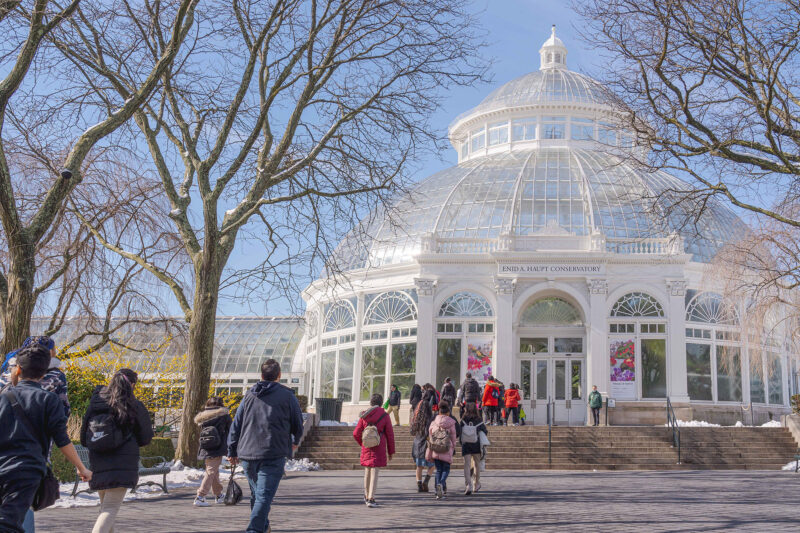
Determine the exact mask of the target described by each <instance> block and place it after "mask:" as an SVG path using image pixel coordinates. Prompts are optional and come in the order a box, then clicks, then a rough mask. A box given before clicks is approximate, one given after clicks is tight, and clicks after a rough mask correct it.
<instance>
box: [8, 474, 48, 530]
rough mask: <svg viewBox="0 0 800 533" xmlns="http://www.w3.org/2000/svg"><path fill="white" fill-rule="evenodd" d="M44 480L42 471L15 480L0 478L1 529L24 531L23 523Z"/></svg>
mask: <svg viewBox="0 0 800 533" xmlns="http://www.w3.org/2000/svg"><path fill="white" fill-rule="evenodd" d="M41 481H42V474H41V473H40V472H31V473H30V475H29V476H24V477H23V476H20V477H18V478H17V479H14V480H8V479H0V531H2V532H3V533H8V532H12V533H24V532H25V529H23V527H22V525H23V523H24V521H25V515H26V514H28V513H29V512H30V509H31V505H32V504H33V497H34V496H35V495H36V491H37V490H38V489H39V483H40V482H41Z"/></svg>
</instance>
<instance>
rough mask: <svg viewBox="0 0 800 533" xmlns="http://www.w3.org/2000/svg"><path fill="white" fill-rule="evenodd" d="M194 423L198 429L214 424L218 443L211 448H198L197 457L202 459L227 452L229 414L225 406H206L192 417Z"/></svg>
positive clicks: (229, 425)
mask: <svg viewBox="0 0 800 533" xmlns="http://www.w3.org/2000/svg"><path fill="white" fill-rule="evenodd" d="M194 423H195V424H197V425H198V426H200V430H201V431H202V428H204V427H206V426H214V427H215V428H217V433H219V439H220V443H219V446H217V447H216V448H215V449H213V450H204V449H203V448H200V449H199V451H198V452H197V458H198V459H200V460H201V461H203V460H204V459H207V458H209V457H222V456H223V455H225V454H226V453H228V431H230V429H231V415H230V411H229V410H228V408H227V407H206V408H205V409H203V410H202V411H200V412H199V413H197V416H195V417H194Z"/></svg>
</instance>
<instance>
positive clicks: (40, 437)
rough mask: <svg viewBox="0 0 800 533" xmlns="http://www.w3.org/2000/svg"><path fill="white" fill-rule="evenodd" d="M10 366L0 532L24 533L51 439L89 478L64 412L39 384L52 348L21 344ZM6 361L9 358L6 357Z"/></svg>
mask: <svg viewBox="0 0 800 533" xmlns="http://www.w3.org/2000/svg"><path fill="white" fill-rule="evenodd" d="M14 357H15V359H14V361H13V365H9V368H8V373H9V376H8V377H9V384H7V385H6V386H5V387H4V388H3V390H2V392H0V427H1V428H3V429H2V431H0V531H9V532H14V533H17V532H22V531H24V529H23V523H24V521H25V516H26V514H27V513H28V511H29V510H30V508H31V505H33V500H34V496H35V495H36V493H37V491H38V489H39V485H40V483H41V482H42V477H43V476H44V474H45V472H46V468H47V457H48V455H49V453H50V441H53V442H55V444H56V446H58V447H59V448H60V449H61V452H62V453H63V454H64V456H65V457H66V458H67V460H68V461H69V462H70V463H72V465H73V466H75V468H76V469H77V471H78V475H79V476H80V478H81V479H82V480H83V481H90V480H91V479H92V472H91V471H90V470H89V469H88V468H86V466H85V465H84V464H83V462H81V460H80V458H79V457H78V452H77V451H75V446H74V445H73V444H72V442H71V441H70V439H69V436H68V435H67V417H66V414H65V413H64V408H63V406H62V404H61V402H59V400H58V398H57V397H56V396H55V395H54V394H51V393H49V392H47V391H45V390H43V389H42V387H41V384H40V380H41V379H42V377H44V375H45V374H46V373H47V370H48V369H49V367H50V351H49V350H48V349H47V348H45V347H43V346H38V345H33V346H28V347H26V348H21V349H20V350H18V351H17V352H16V354H15V356H14ZM9 361H10V359H9Z"/></svg>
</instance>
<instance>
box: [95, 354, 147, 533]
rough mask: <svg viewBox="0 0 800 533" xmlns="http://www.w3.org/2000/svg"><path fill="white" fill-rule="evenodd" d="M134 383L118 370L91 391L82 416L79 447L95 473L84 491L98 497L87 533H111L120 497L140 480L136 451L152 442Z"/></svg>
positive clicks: (130, 372) (132, 374) (132, 375)
mask: <svg viewBox="0 0 800 533" xmlns="http://www.w3.org/2000/svg"><path fill="white" fill-rule="evenodd" d="M137 381H138V376H137V374H136V372H134V371H133V370H131V369H129V368H123V369H120V370H118V371H117V372H115V373H114V375H113V376H111V380H110V381H109V383H108V385H107V386H103V385H100V386H98V387H96V388H95V390H94V392H93V393H92V397H91V399H90V400H89V407H88V408H87V409H86V413H85V414H84V415H83V423H82V424H81V444H82V445H83V446H85V447H86V448H88V449H89V463H90V464H91V465H92V469H93V470H94V475H93V476H92V480H91V481H90V482H89V488H90V489H92V490H95V491H97V493H98V495H99V496H100V515H99V516H98V517H97V521H96V522H95V524H94V528H93V529H92V533H110V532H113V531H114V523H115V522H116V520H117V513H119V508H120V506H121V505H122V500H123V499H124V498H125V493H126V492H127V491H128V490H129V489H132V488H135V487H136V484H137V483H138V482H139V448H140V447H142V446H146V445H148V444H150V441H151V440H152V439H153V426H152V424H151V422H150V414H149V413H148V412H147V409H146V408H145V406H144V404H143V403H142V402H140V401H139V400H137V399H136V396H135V395H134V392H133V387H134V386H135V385H136V382H137ZM130 528H131V526H130V525H128V526H126V527H123V528H118V529H122V530H129V529H130Z"/></svg>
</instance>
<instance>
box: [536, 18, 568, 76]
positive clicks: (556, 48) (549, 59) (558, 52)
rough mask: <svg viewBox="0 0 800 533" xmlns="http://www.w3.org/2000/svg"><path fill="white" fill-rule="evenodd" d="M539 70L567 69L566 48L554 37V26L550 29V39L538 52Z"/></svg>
mask: <svg viewBox="0 0 800 533" xmlns="http://www.w3.org/2000/svg"><path fill="white" fill-rule="evenodd" d="M539 58H540V60H541V62H540V67H539V68H540V70H544V69H547V68H567V47H566V46H564V43H563V42H562V41H561V39H559V38H558V37H556V25H555V24H553V26H552V27H551V28H550V38H549V39H547V40H546V41H545V42H544V44H542V48H541V49H540V50H539Z"/></svg>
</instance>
